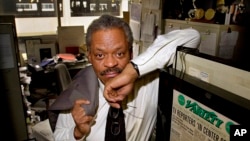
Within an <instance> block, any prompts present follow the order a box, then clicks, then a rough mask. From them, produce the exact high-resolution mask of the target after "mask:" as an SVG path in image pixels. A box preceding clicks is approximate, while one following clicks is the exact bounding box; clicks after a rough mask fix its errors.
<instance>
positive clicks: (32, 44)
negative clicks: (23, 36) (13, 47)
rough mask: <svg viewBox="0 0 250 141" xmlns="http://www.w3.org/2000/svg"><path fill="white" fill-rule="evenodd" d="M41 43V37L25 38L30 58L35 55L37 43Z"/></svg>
mask: <svg viewBox="0 0 250 141" xmlns="http://www.w3.org/2000/svg"><path fill="white" fill-rule="evenodd" d="M36 44H41V39H39V38H36V39H27V40H25V46H26V53H27V58H28V60H32V59H33V58H34V57H35V45H36Z"/></svg>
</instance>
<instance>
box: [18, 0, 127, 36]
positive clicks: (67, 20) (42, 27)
mask: <svg viewBox="0 0 250 141" xmlns="http://www.w3.org/2000/svg"><path fill="white" fill-rule="evenodd" d="M69 5H70V1H69V0H64V1H63V7H64V9H63V10H64V11H63V15H64V16H63V17H62V18H61V26H70V25H84V28H85V29H87V27H88V26H89V24H90V23H91V22H92V20H93V19H95V18H97V16H84V17H71V16H70V6H69ZM121 7H122V8H121V9H122V11H128V0H122V3H121ZM122 11H120V13H121V14H120V15H121V17H122V16H123V15H122ZM57 26H58V19H57V17H49V18H16V27H17V35H18V36H19V37H20V36H32V35H44V34H56V30H57ZM85 31H86V30H85Z"/></svg>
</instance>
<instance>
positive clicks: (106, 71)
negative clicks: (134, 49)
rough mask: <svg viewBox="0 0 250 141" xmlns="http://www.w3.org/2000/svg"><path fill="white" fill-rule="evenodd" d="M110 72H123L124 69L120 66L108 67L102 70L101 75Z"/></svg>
mask: <svg viewBox="0 0 250 141" xmlns="http://www.w3.org/2000/svg"><path fill="white" fill-rule="evenodd" d="M109 72H116V73H121V72H122V69H120V68H108V69H106V70H104V71H102V72H100V75H106V74H107V73H109Z"/></svg>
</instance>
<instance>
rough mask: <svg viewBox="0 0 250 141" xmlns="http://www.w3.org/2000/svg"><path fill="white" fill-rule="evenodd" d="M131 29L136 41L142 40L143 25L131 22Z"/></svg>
mask: <svg viewBox="0 0 250 141" xmlns="http://www.w3.org/2000/svg"><path fill="white" fill-rule="evenodd" d="M129 25H130V28H131V30H132V32H133V37H134V40H137V41H139V40H140V31H141V24H140V23H139V22H136V21H133V20H130V21H129Z"/></svg>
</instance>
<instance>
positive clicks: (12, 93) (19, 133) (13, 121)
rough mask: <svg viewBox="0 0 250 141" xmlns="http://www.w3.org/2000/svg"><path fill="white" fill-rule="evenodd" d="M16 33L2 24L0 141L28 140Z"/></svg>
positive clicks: (8, 26)
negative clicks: (0, 122)
mask: <svg viewBox="0 0 250 141" xmlns="http://www.w3.org/2000/svg"><path fill="white" fill-rule="evenodd" d="M16 38H17V37H16V33H15V27H14V25H13V24H11V23H9V24H3V23H0V84H1V87H0V92H1V94H0V100H1V101H0V103H1V121H2V124H1V135H0V140H12V141H24V140H27V139H28V134H27V126H26V120H25V110H24V109H25V108H24V103H23V97H22V91H21V85H20V79H19V67H18V61H17V57H18V55H19V54H17V53H16V49H17V48H16V45H17V42H16Z"/></svg>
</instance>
